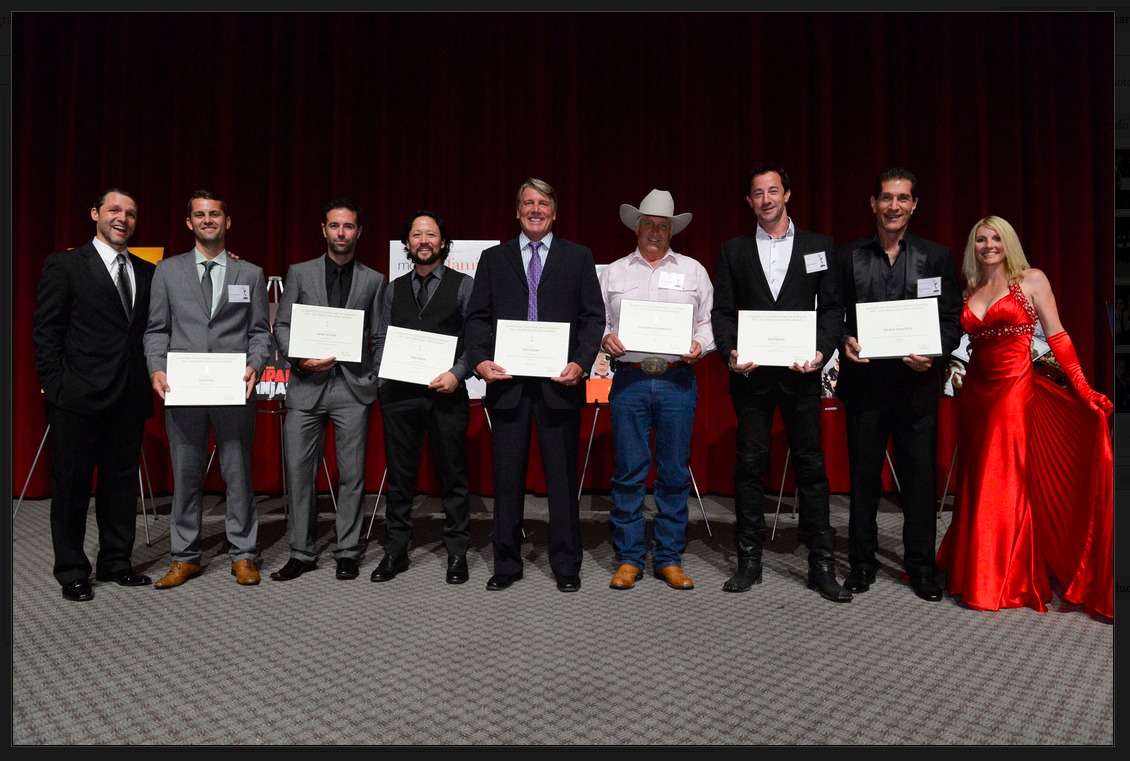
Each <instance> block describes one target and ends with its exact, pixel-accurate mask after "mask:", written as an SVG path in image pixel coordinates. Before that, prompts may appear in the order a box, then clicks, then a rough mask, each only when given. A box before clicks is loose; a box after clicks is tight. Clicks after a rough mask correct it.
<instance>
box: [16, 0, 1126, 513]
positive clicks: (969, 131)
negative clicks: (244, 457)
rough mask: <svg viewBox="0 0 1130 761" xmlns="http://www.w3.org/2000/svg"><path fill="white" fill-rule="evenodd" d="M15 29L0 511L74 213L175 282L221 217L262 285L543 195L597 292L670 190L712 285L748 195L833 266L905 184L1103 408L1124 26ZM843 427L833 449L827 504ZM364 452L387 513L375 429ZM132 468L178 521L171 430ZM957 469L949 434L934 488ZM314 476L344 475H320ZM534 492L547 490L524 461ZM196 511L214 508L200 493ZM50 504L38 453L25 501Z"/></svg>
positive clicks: (392, 21) (728, 420)
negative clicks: (827, 242) (1040, 310)
mask: <svg viewBox="0 0 1130 761" xmlns="http://www.w3.org/2000/svg"><path fill="white" fill-rule="evenodd" d="M13 24H14V26H13V45H12V47H13V67H12V68H13V115H14V118H13V122H14V123H13V131H12V137H13V161H14V177H13V180H14V185H13V194H14V208H13V212H14V213H13V215H12V219H13V221H14V225H13V230H12V241H13V251H14V264H13V267H12V290H13V304H12V309H13V314H12V322H13V336H12V344H13V347H12V351H13V362H12V365H13V368H14V370H13V378H12V382H13V388H12V394H13V436H12V443H13V455H12V476H13V478H12V481H13V486H14V488H15V489H18V488H20V487H22V485H23V483H24V480H25V478H26V476H27V474H28V472H29V470H30V469H31V465H32V460H33V458H34V456H35V453H36V451H37V449H38V447H39V443H40V441H41V439H42V436H43V432H44V428H45V425H46V423H45V416H44V409H43V402H42V397H41V395H40V393H39V386H38V378H37V376H36V373H35V369H34V368H35V363H34V352H33V349H32V345H31V330H32V315H33V312H34V308H35V293H36V285H37V282H38V278H39V273H40V268H41V266H42V262H43V259H44V257H45V256H46V255H47V254H48V253H49V252H51V251H58V250H62V249H66V248H69V247H73V246H78V245H80V244H82V243H83V242H85V241H86V240H88V239H89V238H90V237H91V236H92V235H93V224H92V222H91V220H90V215H89V209H90V207H91V206H92V201H93V199H94V198H95V196H97V195H98V193H99V192H100V191H101V190H102V189H104V188H106V187H108V186H120V187H124V188H127V189H129V190H131V191H132V192H134V193H136V194H137V196H138V199H139V202H140V224H139V227H138V231H137V234H136V235H135V237H134V239H133V243H135V244H137V245H139V246H163V247H165V250H166V254H167V255H171V254H176V253H180V252H182V251H186V250H188V249H189V248H191V246H192V237H191V234H190V232H189V231H188V229H187V228H186V226H185V223H184V218H185V216H186V214H185V204H186V203H187V199H188V196H189V195H190V193H191V192H192V191H194V190H196V189H198V188H207V189H210V190H213V191H214V192H217V193H218V194H220V195H221V196H222V197H223V198H224V199H225V200H226V201H227V204H228V208H229V213H230V216H231V220H232V225H231V229H230V231H229V234H228V246H229V248H230V249H231V250H232V251H234V252H236V253H237V254H239V255H240V256H242V257H244V258H246V259H248V260H250V261H252V262H254V263H256V264H259V265H261V266H262V267H263V268H264V270H265V272H266V273H267V274H268V275H280V276H281V275H285V273H286V269H287V267H288V265H289V264H292V263H294V262H298V261H302V260H305V259H309V258H311V257H314V256H317V255H319V254H320V253H321V252H322V251H323V250H324V241H323V239H322V237H321V233H320V228H319V223H320V221H321V209H322V206H323V204H324V202H325V201H326V200H328V199H329V198H332V197H336V196H343V195H344V196H349V197H351V198H353V199H354V200H355V201H356V202H357V203H358V204H359V205H360V206H361V208H362V209H363V212H364V217H363V235H362V239H361V241H360V243H359V247H358V255H359V257H360V258H361V259H362V260H363V261H365V262H366V263H367V264H370V265H371V266H373V267H375V268H376V269H378V270H380V271H382V272H385V273H386V274H387V268H388V258H387V254H386V251H387V245H388V243H387V242H388V241H389V240H391V239H396V238H399V235H400V229H401V225H402V223H403V221H404V218H405V217H406V216H407V215H408V213H410V212H411V211H412V210H414V209H417V208H420V207H426V208H432V209H434V210H436V211H438V212H439V213H440V215H441V216H443V217H444V219H445V220H446V222H447V224H448V228H449V231H450V234H451V236H452V237H453V238H455V239H460V238H462V239H502V240H505V239H508V238H510V237H513V236H514V235H516V234H517V232H518V225H517V222H516V220H515V218H514V202H515V194H516V191H517V188H518V185H519V184H520V183H522V182H523V181H524V180H525V179H526V178H527V177H530V176H535V177H540V178H542V179H545V180H546V181H548V182H550V183H551V184H552V185H553V186H554V187H555V188H556V189H557V191H558V194H559V197H560V208H559V213H558V220H557V228H556V232H557V234H558V235H561V236H564V237H566V238H569V239H572V240H576V241H579V242H582V243H585V244H587V245H589V246H591V247H592V249H593V251H594V252H595V255H596V259H597V261H598V262H611V261H613V260H614V259H616V258H618V257H620V256H623V255H625V254H627V253H629V252H631V250H632V249H633V247H634V244H635V240H634V237H633V234H632V232H631V231H630V230H628V229H627V228H625V227H624V225H623V224H622V223H621V222H620V220H619V216H618V210H619V207H620V204H622V203H632V204H638V203H639V202H640V200H641V199H642V198H643V197H644V196H645V195H646V194H647V192H648V191H649V190H651V189H652V188H662V189H666V190H670V191H671V192H672V193H673V195H674V198H675V204H676V211H678V212H680V213H681V212H684V211H689V212H692V213H693V214H694V220H693V222H692V223H691V225H690V226H689V227H688V228H687V230H686V231H685V232H683V233H681V234H679V235H678V236H676V237H675V239H674V241H673V244H674V248H675V250H677V251H679V252H681V253H684V254H689V255H691V256H694V257H696V258H698V259H700V260H701V261H702V262H703V264H704V265H705V266H706V268H707V270H708V271H710V272H711V273H713V272H714V269H715V265H716V260H717V252H718V249H719V246H720V244H721V243H722V242H723V241H724V240H726V239H727V238H730V237H733V236H735V235H738V234H740V233H743V232H746V231H748V230H749V229H751V227H752V225H753V224H754V221H753V217H752V214H751V212H750V210H749V208H748V206H747V205H746V203H745V199H744V196H745V191H746V188H745V186H744V182H745V176H746V172H748V170H749V169H750V168H751V167H752V166H753V165H755V164H758V163H761V162H763V161H775V162H778V163H780V164H782V165H784V166H785V167H786V168H787V169H788V171H789V173H790V175H791V178H792V198H791V200H790V203H789V212H790V215H791V216H792V218H793V219H794V221H795V222H796V224H798V225H799V226H801V227H805V228H809V229H815V230H819V231H821V232H824V233H826V234H829V235H832V236H833V237H834V238H835V239H836V241H837V242H838V243H839V242H846V241H848V240H850V239H852V238H855V237H858V236H861V235H865V234H868V233H869V232H871V231H872V230H873V229H874V218H873V217H872V215H871V212H870V209H869V206H868V198H869V196H870V194H871V189H872V182H873V180H874V178H875V176H876V175H877V174H878V173H879V172H880V171H881V170H882V169H884V168H885V167H887V166H889V165H893V164H899V165H904V166H906V167H908V168H910V169H911V170H912V171H914V172H915V173H916V174H917V175H918V178H919V181H920V187H919V196H920V199H921V200H920V203H919V206H918V212H917V213H916V214H915V217H914V222H913V224H912V225H911V231H912V232H913V233H916V234H918V235H922V236H924V237H927V238H930V239H933V240H937V241H941V242H943V243H945V244H947V245H949V246H950V247H951V248H952V249H953V250H954V257H955V262H956V263H958V264H960V255H961V250H962V248H963V246H964V242H965V238H966V235H967V233H968V231H969V228H970V227H971V226H972V224H973V223H974V222H975V221H976V220H977V219H978V218H980V217H981V216H983V215H985V214H989V213H993V214H999V215H1001V216H1003V217H1005V218H1006V219H1008V220H1009V221H1011V222H1012V223H1013V224H1014V225H1015V226H1016V228H1017V230H1018V231H1019V232H1020V235H1021V240H1022V241H1023V243H1024V245H1025V248H1026V251H1027V253H1028V256H1029V259H1030V260H1031V262H1032V263H1033V265H1034V266H1037V267H1040V268H1042V269H1043V270H1045V271H1046V272H1047V274H1048V276H1049V278H1050V279H1051V282H1052V283H1053V286H1054V288H1055V292H1056V296H1057V301H1058V305H1059V309H1060V313H1061V316H1062V318H1063V321H1064V323H1065V325H1066V326H1067V328H1068V330H1069V331H1070V332H1071V334H1072V337H1073V339H1074V342H1075V345H1076V347H1077V349H1078V352H1079V355H1080V358H1081V360H1082V361H1083V364H1084V369H1085V372H1086V373H1087V375H1088V377H1089V378H1091V380H1092V383H1093V384H1094V385H1095V386H1096V387H1097V388H1099V389H1100V390H1103V391H1105V392H1106V393H1108V394H1109V393H1110V392H1111V390H1112V386H1113V382H1112V380H1113V379H1112V375H1113V346H1112V340H1111V327H1110V323H1109V321H1108V318H1107V316H1106V312H1105V302H1106V301H1108V300H1110V299H1111V298H1112V296H1113V250H1114V248H1113V247H1114V234H1113V202H1114V199H1113V195H1112V192H1111V183H1110V164H1111V158H1112V154H1113V129H1114V103H1113V92H1114V82H1113V79H1114V77H1113V73H1114V14H1113V12H1082V13H987V14H957V13H954V14H948V13H945V14H935V13H907V14H895V13H842V14H815V13H813V14H799V13H798V14H786V13H772V14H755V13H749V14H726V13H701V14H686V13H681V14H663V13H652V14H646V15H640V14H620V13H600V14H586V13H568V14H562V13H537V14H524V13H513V14H493V13H476V14H443V13H428V14H401V13H388V14H379V13H371V14H336V13H292V14H286V13H277V14H270V13H254V14H252V13H191V14H181V13H140V14H121V13H90V14H54V13H17V14H14V17H13ZM696 368H697V369H696V372H697V373H698V380H699V392H700V398H699V407H698V415H697V418H696V424H695V432H694V440H693V454H692V462H691V464H692V468H693V471H694V474H695V478H696V483H697V485H698V487H699V489H700V490H701V491H702V492H710V493H717V494H723V495H727V494H732V491H733V489H732V478H733V465H734V462H733V452H734V417H733V410H732V407H731V404H730V399H729V396H728V393H727V390H726V372H725V369H724V367H723V365H722V362H721V361H720V360H719V359H718V358H717V357H711V358H709V361H705V362H702V363H700V364H699V365H697V366H696ZM947 407H948V406H947ZM474 412H475V414H474V415H473V421H474V422H473V424H472V428H471V432H470V438H469V441H468V455H469V458H470V462H469V465H470V470H471V486H472V490H473V491H475V492H476V493H479V494H490V493H491V491H492V484H491V482H490V467H491V462H490V450H489V446H488V440H489V430H488V428H487V426H486V421H485V416H484V415H483V414H482V413H481V411H480V410H475V411H474ZM594 414H595V409H594V408H593V407H592V406H590V407H589V408H588V410H587V411H586V413H585V417H584V421H583V424H582V425H583V431H582V439H583V441H584V442H585V443H587V441H586V440H587V437H588V435H589V431H590V425H591V421H592V419H593V416H594ZM597 417H598V421H597V422H598V425H597V429H596V432H595V435H594V444H593V452H592V458H591V460H590V462H589V463H588V467H587V470H586V475H585V479H584V486H585V487H586V488H593V489H605V488H607V486H608V482H609V479H610V477H611V474H612V473H611V471H612V452H611V441H610V439H611V436H610V433H609V430H608V420H607V418H608V416H607V414H601V415H598V416H597ZM944 420H949V412H948V411H947V412H946V414H945V415H944ZM836 426H837V423H836V422H835V421H832V422H831V424H830V425H829V426H828V428H829V430H828V431H826V433H825V440H826V444H827V445H828V446H829V450H830V451H829V456H828V460H829V467H830V469H831V470H832V475H833V484H832V486H833V489H834V490H836V491H844V490H846V488H847V486H846V472H844V467H846V466H844V465H843V462H844V453H843V452H842V447H843V439H842V431H840V432H839V433H837V430H838V429H837V428H836ZM371 431H372V435H371V438H370V447H369V466H370V467H369V472H368V479H367V488H368V489H369V490H371V491H375V490H376V489H377V488H378V487H379V486H380V483H381V476H382V473H383V470H384V447H383V444H382V441H381V428H380V415H379V411H377V408H375V411H374V414H373V417H372V429H371ZM278 446H279V430H278V416H277V415H272V414H263V415H260V416H259V429H258V432H257V441H256V471H255V477H254V486H255V488H256V490H257V491H262V492H272V493H277V492H280V491H281V488H282V482H281V470H280V465H279V457H278ZM144 447H145V454H146V458H147V461H148V466H149V470H150V474H151V476H152V479H153V486H154V489H155V490H156V491H157V493H168V492H171V490H172V486H173V484H172V478H171V475H170V472H169V462H168V443H167V439H166V437H165V432H164V419H163V417H162V415H161V412H160V407H159V405H158V414H157V416H156V417H155V418H154V419H153V420H152V421H150V423H149V424H148V427H147V434H146V437H145V443H144ZM951 448H952V431H950V430H948V423H944V424H943V433H942V436H941V437H940V446H939V463H940V469H939V470H940V473H939V480H940V481H941V480H943V479H944V477H945V475H946V468H947V466H948V463H949V455H950V451H951ZM783 452H784V447H783V445H782V447H781V455H782V456H781V457H780V458H776V457H775V460H777V461H778V462H776V463H775V465H774V469H775V471H776V472H775V473H774V474H771V476H770V478H771V480H770V483H771V484H773V485H776V484H777V483H779V479H780V468H781V465H782V463H781V462H780V460H781V459H783ZM535 453H536V450H535ZM327 459H328V461H329V464H330V467H331V469H333V467H334V461H333V455H332V448H331V447H327ZM425 464H426V467H425V469H424V472H423V473H422V476H421V485H422V487H423V488H426V489H432V490H433V491H434V490H435V489H436V488H437V483H436V481H435V478H434V473H433V472H431V470H430V467H431V466H430V458H429V457H428V456H427V455H425ZM578 468H580V463H578ZM323 480H324V479H323ZM529 485H530V488H531V489H534V490H540V488H541V485H542V479H541V475H540V462H539V461H538V460H537V457H536V454H535V457H534V461H533V463H532V467H531V472H530V481H529ZM208 487H209V488H216V489H218V488H222V481H221V479H220V477H219V474H218V467H214V468H213V472H212V474H211V475H210V478H209V481H208ZM17 493H18V492H17ZM49 493H50V479H49V455H48V453H47V451H46V448H45V450H44V454H43V456H42V458H41V461H40V463H39V465H38V467H37V468H36V471H35V473H34V474H33V475H32V478H31V480H30V481H29V482H28V489H27V494H28V496H41V495H46V494H49Z"/></svg>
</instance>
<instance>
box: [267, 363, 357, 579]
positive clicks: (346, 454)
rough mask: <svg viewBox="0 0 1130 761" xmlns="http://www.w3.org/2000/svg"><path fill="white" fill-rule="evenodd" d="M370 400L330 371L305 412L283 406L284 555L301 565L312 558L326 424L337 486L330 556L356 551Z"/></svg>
mask: <svg viewBox="0 0 1130 761" xmlns="http://www.w3.org/2000/svg"><path fill="white" fill-rule="evenodd" d="M371 410H372V405H371V404H363V403H362V402H360V401H358V400H357V397H355V396H354V395H353V392H352V391H350V390H349V386H348V385H347V384H346V383H345V381H344V380H342V379H341V377H340V376H337V375H336V374H335V375H334V377H332V378H330V379H329V381H328V382H327V384H326V388H325V392H324V393H323V394H322V398H321V399H320V400H318V403H317V404H315V405H314V406H313V407H311V408H310V409H308V410H297V409H290V408H288V409H287V411H286V422H285V423H284V424H283V446H285V447H286V479H287V488H288V490H289V492H290V517H289V524H288V535H289V538H290V556H291V557H292V558H298V559H299V560H302V561H304V562H307V563H313V562H316V561H317V560H318V550H317V548H316V547H315V538H316V537H315V534H316V532H317V527H318V510H317V505H316V500H317V485H318V468H319V466H320V465H321V461H322V447H323V444H324V442H325V438H326V428H327V426H328V425H329V424H330V423H333V427H334V453H335V456H336V459H337V468H338V473H339V478H338V490H337V515H336V516H335V518H336V528H337V544H336V545H334V549H333V556H334V559H335V560H340V559H341V558H353V559H354V560H356V559H357V558H358V557H360V555H361V526H362V524H363V523H364V522H365V506H364V494H365V452H366V447H367V445H368V441H369V412H370V411H371Z"/></svg>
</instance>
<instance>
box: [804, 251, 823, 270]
mask: <svg viewBox="0 0 1130 761" xmlns="http://www.w3.org/2000/svg"><path fill="white" fill-rule="evenodd" d="M826 269H828V257H827V256H826V255H825V253H824V252H823V251H817V252H816V253H815V254H805V255H804V271H805V272H808V273H810V274H811V273H813V272H823V271H824V270H826Z"/></svg>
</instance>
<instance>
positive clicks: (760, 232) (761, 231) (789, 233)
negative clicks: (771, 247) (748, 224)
mask: <svg viewBox="0 0 1130 761" xmlns="http://www.w3.org/2000/svg"><path fill="white" fill-rule="evenodd" d="M754 235H755V236H756V237H757V240H781V238H774V237H773V236H772V235H770V234H769V233H767V232H765V228H764V227H762V226H761V225H758V226H757V231H756V232H755V233H754ZM795 235H796V227H794V226H793V218H792V217H789V229H787V230H785V234H784V235H783V236H781V237H782V238H791V237H793V236H795Z"/></svg>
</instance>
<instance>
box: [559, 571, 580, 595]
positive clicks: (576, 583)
mask: <svg viewBox="0 0 1130 761" xmlns="http://www.w3.org/2000/svg"><path fill="white" fill-rule="evenodd" d="M580 588H581V577H580V576H577V575H576V574H570V575H568V576H558V577H557V590H558V591H559V592H576V591H577V590H579V589H580Z"/></svg>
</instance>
